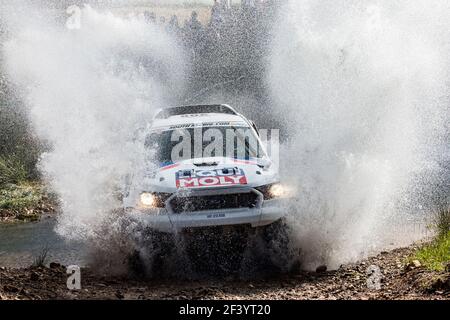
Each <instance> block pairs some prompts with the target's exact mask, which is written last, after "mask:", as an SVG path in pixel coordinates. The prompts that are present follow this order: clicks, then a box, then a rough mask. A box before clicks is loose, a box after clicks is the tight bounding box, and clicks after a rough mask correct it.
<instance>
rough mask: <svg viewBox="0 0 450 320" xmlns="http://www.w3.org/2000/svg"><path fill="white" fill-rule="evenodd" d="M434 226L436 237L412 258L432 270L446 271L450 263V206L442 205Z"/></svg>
mask: <svg viewBox="0 0 450 320" xmlns="http://www.w3.org/2000/svg"><path fill="white" fill-rule="evenodd" d="M433 227H434V229H435V230H436V232H437V236H436V239H434V240H433V242H431V243H430V244H427V245H425V246H423V247H422V248H420V249H419V250H418V251H417V252H416V253H415V255H414V257H413V258H412V259H413V260H414V259H416V260H419V261H420V262H421V263H422V265H424V266H425V267H427V268H428V269H430V270H435V271H444V270H445V269H446V266H447V265H448V264H449V263H450V207H441V208H440V209H439V210H438V212H437V213H436V216H435V219H434V223H433Z"/></svg>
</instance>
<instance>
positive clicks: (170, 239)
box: [128, 229, 176, 278]
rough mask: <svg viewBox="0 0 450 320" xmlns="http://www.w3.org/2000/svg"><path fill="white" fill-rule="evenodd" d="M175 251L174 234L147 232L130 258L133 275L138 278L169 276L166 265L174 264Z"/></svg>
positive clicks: (149, 230)
mask: <svg viewBox="0 0 450 320" xmlns="http://www.w3.org/2000/svg"><path fill="white" fill-rule="evenodd" d="M175 249H176V246H175V237H174V236H173V235H172V234H168V233H161V232H156V231H154V230H151V229H148V230H145V232H144V233H143V234H142V238H141V239H139V241H138V242H137V243H136V249H135V250H134V252H133V253H132V254H131V255H130V256H129V258H128V266H129V270H130V273H131V275H132V276H134V277H138V278H143V277H146V278H154V277H164V276H167V271H168V269H167V268H166V265H167V264H168V263H170V262H172V261H171V260H173V256H174V253H175V251H176V250H175Z"/></svg>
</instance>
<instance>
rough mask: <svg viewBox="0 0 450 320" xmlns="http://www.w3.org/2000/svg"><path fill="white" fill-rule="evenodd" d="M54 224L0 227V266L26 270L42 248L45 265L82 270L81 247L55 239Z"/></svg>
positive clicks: (56, 237) (78, 244) (44, 222)
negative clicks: (51, 263) (44, 255)
mask: <svg viewBox="0 0 450 320" xmlns="http://www.w3.org/2000/svg"><path fill="white" fill-rule="evenodd" d="M55 224H56V220H55V219H54V218H50V217H49V218H44V219H42V220H41V221H39V222H36V223H16V224H0V266H1V267H10V268H25V267H28V266H30V265H32V264H33V263H34V260H35V258H36V257H38V256H39V255H40V254H41V253H42V252H43V250H44V249H45V248H48V255H47V260H46V263H47V264H48V263H50V262H58V263H61V264H63V265H73V264H75V265H79V266H84V265H85V264H86V260H85V258H84V254H83V252H85V247H84V245H83V244H82V243H80V242H73V241H72V242H69V241H67V240H65V239H64V238H63V237H61V236H60V235H58V234H57V233H56V232H55Z"/></svg>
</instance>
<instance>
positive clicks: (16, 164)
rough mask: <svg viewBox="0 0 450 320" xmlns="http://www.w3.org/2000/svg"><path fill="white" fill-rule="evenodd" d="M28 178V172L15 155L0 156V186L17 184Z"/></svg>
mask: <svg viewBox="0 0 450 320" xmlns="http://www.w3.org/2000/svg"><path fill="white" fill-rule="evenodd" d="M27 178H28V172H27V170H26V168H25V165H24V164H23V163H22V161H21V159H19V157H17V156H14V155H12V156H0V187H2V186H5V185H7V184H18V183H22V182H24V181H25V180H26V179H27Z"/></svg>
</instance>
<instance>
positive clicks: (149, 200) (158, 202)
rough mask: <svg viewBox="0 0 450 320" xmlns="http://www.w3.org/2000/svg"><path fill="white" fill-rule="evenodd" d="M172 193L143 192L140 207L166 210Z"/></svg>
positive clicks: (140, 197)
mask: <svg viewBox="0 0 450 320" xmlns="http://www.w3.org/2000/svg"><path fill="white" fill-rule="evenodd" d="M171 195H172V194H171V193H157V192H156V193H151V192H143V193H141V195H140V196H139V205H140V206H141V207H143V208H164V207H165V206H166V200H167V199H169V197H170V196H171Z"/></svg>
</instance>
